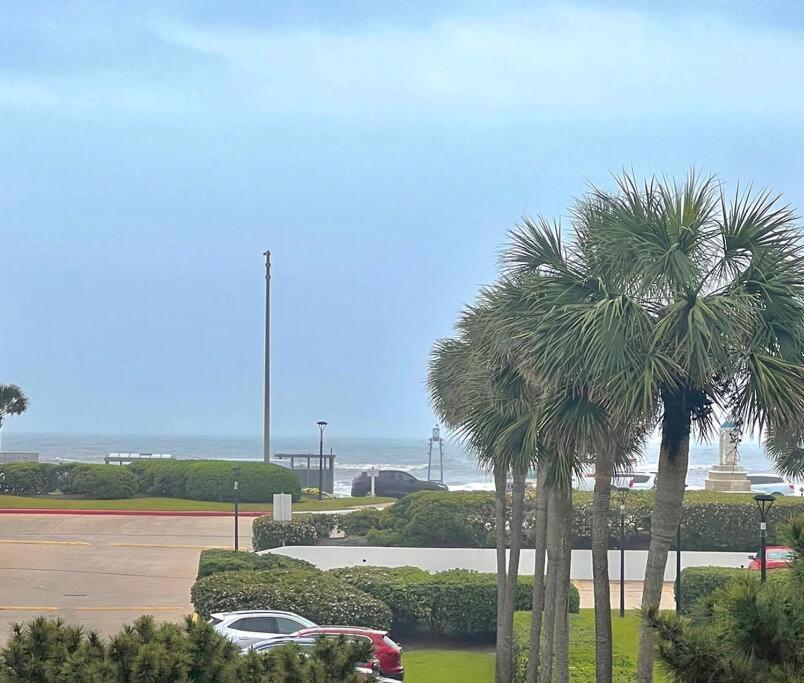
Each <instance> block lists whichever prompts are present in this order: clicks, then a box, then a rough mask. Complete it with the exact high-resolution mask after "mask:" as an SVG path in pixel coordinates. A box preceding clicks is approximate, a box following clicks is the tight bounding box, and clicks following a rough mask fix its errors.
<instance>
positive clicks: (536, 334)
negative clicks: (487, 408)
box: [501, 173, 804, 683]
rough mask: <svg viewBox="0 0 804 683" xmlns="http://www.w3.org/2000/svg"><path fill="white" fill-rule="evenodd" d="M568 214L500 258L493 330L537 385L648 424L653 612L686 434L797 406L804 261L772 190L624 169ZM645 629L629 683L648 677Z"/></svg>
mask: <svg viewBox="0 0 804 683" xmlns="http://www.w3.org/2000/svg"><path fill="white" fill-rule="evenodd" d="M617 183H618V190H617V192H615V193H606V192H602V191H600V190H593V191H592V192H591V194H590V195H589V196H588V197H587V198H586V199H584V200H582V201H581V202H580V203H579V204H578V206H577V207H576V209H575V210H574V212H573V222H572V232H573V236H574V240H573V241H572V242H571V243H570V245H569V246H567V247H564V246H563V245H562V242H561V233H560V230H559V228H558V226H551V225H549V224H547V223H546V222H545V221H538V222H532V221H527V222H526V223H525V224H524V225H523V226H521V228H520V230H519V231H518V232H517V233H516V235H515V237H514V241H513V243H512V246H511V248H510V249H509V251H508V254H507V258H508V262H509V268H510V269H511V270H512V271H513V272H515V273H516V274H517V275H518V276H519V277H520V278H521V279H522V282H523V283H524V284H523V287H524V289H525V292H524V293H523V296H522V297H521V302H522V303H521V305H520V307H519V309H518V311H517V313H518V315H509V316H508V319H507V322H506V324H505V326H504V327H503V328H502V330H501V333H503V334H508V335H514V336H517V337H518V338H520V339H521V340H524V341H523V343H525V344H526V345H527V347H528V356H529V358H530V362H531V363H532V364H533V366H534V367H535V368H536V371H537V372H538V373H539V375H540V376H541V377H543V378H545V379H546V380H547V381H550V382H553V383H562V382H564V383H565V382H567V381H573V382H576V383H579V384H582V385H583V386H584V387H586V389H587V391H588V392H589V395H590V397H591V398H592V399H593V400H594V401H598V402H600V403H601V405H603V406H605V408H606V410H607V412H608V413H609V414H610V415H612V416H613V417H614V419H616V420H617V421H618V422H620V423H628V422H629V421H633V422H634V423H636V424H639V425H643V426H645V427H648V426H650V425H651V424H652V421H653V420H654V419H657V418H658V419H660V424H661V446H660V451H659V477H658V484H657V490H656V495H655V502H654V508H653V513H652V516H651V542H650V548H649V551H648V560H647V567H646V572H645V580H644V585H643V598H642V605H643V609H645V610H646V611H647V610H649V609H651V608H654V607H656V606H657V605H658V603H659V600H660V597H661V591H662V584H663V578H664V569H665V564H666V561H667V554H668V550H669V547H670V544H671V542H672V539H673V538H674V536H675V533H676V529H677V527H678V523H679V520H680V515H681V503H682V499H683V495H684V488H685V480H686V474H687V462H688V456H689V441H690V437H691V436H692V432H693V429H695V430H696V432H697V434H699V435H702V436H706V435H707V434H709V433H710V431H711V428H712V414H713V407H714V406H722V407H723V408H724V409H728V410H729V411H730V412H733V413H734V414H736V415H737V416H738V417H739V419H741V420H742V421H743V423H744V424H745V425H747V426H748V427H749V428H758V429H762V428H764V427H767V426H770V427H774V428H776V429H778V430H782V429H784V428H785V426H789V425H794V424H798V420H799V416H800V415H801V414H802V413H804V383H802V382H801V376H802V373H804V313H803V311H804V259H802V253H801V248H800V244H799V234H798V231H797V228H796V219H795V215H794V213H793V211H792V210H791V209H790V208H789V207H786V206H780V205H779V200H778V197H775V196H772V195H771V194H770V193H769V192H767V191H765V192H761V193H759V194H752V193H751V192H750V191H748V192H742V193H741V192H739V191H738V192H737V193H736V194H735V196H734V198H733V199H732V200H731V201H729V200H728V199H727V198H726V196H725V195H724V193H723V191H722V189H721V188H720V186H719V185H718V184H717V183H716V182H715V181H714V179H712V178H704V179H701V178H699V177H698V176H696V175H695V174H694V173H693V174H690V177H689V178H688V179H687V181H686V183H684V184H683V185H681V186H679V185H676V184H675V183H673V182H672V181H665V180H661V181H660V180H656V179H652V180H650V181H648V182H646V183H645V184H644V185H640V184H639V183H638V182H637V181H636V179H635V178H634V177H633V176H631V175H628V174H625V175H623V176H622V177H620V178H618V179H617ZM654 647H655V645H654V635H653V632H652V631H651V630H650V629H649V628H647V627H645V626H643V629H642V631H641V634H640V650H639V663H638V673H637V678H638V680H639V681H642V682H645V683H647V682H648V681H651V680H652V670H653V658H654Z"/></svg>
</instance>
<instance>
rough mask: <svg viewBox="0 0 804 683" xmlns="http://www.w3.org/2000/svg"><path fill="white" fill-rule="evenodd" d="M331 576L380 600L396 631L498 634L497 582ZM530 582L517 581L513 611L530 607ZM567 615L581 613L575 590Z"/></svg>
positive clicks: (481, 577) (353, 571)
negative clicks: (415, 629) (405, 628)
mask: <svg viewBox="0 0 804 683" xmlns="http://www.w3.org/2000/svg"><path fill="white" fill-rule="evenodd" d="M330 573H331V574H333V575H335V576H337V577H338V578H339V579H341V580H342V581H345V582H346V583H349V584H351V585H352V586H355V587H359V588H360V589H361V590H363V591H365V592H366V593H368V594H369V595H373V596H374V597H375V598H378V599H379V600H382V601H383V602H384V603H385V604H387V605H388V606H389V607H390V608H391V612H392V614H393V618H394V623H395V624H397V625H408V626H410V625H423V626H425V627H426V628H427V630H428V631H430V632H431V633H433V634H444V633H450V634H455V635H461V636H475V635H483V634H490V633H494V632H495V631H496V628H497V602H496V601H497V577H496V576H495V575H494V574H486V573H479V572H474V571H469V570H467V569H452V570H449V571H444V572H436V573H430V572H428V571H425V570H423V569H419V568H417V567H395V568H387V567H348V568H344V569H333V570H331V571H330ZM532 587H533V581H532V579H531V578H530V577H525V576H521V577H519V581H518V584H517V593H516V603H515V604H516V609H519V610H522V609H527V608H528V607H530V605H531V599H532V596H531V590H532ZM568 597H569V609H570V612H577V611H578V609H579V607H580V595H579V593H578V589H577V588H576V587H575V586H574V585H571V586H570V589H569V595H568Z"/></svg>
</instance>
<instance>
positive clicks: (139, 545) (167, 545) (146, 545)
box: [109, 543, 231, 550]
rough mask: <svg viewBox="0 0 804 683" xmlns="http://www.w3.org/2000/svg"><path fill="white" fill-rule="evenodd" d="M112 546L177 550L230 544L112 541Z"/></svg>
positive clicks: (222, 547)
mask: <svg viewBox="0 0 804 683" xmlns="http://www.w3.org/2000/svg"><path fill="white" fill-rule="evenodd" d="M109 546H110V547H112V548H174V549H176V550H212V549H218V548H220V549H222V550H226V549H228V548H230V547H231V546H228V545H176V544H170V543H110V544H109Z"/></svg>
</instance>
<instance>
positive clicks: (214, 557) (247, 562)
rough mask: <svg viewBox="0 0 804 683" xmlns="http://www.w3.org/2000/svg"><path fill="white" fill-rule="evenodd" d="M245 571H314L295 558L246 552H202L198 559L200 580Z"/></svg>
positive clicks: (308, 564) (213, 550) (311, 566)
mask: <svg viewBox="0 0 804 683" xmlns="http://www.w3.org/2000/svg"><path fill="white" fill-rule="evenodd" d="M243 569H253V570H255V571H268V570H271V569H314V567H313V565H311V564H310V563H309V562H305V561H304V560H297V559H296V558H295V557H285V556H284V555H276V554H274V553H266V554H265V555H258V554H257V553H249V552H246V551H244V550H220V549H217V548H215V549H210V550H202V551H201V556H200V557H199V558H198V578H199V579H201V578H203V577H205V576H210V575H212V574H217V573H219V572H236V571H241V570H243Z"/></svg>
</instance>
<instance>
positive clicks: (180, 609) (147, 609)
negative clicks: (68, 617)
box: [66, 605, 192, 614]
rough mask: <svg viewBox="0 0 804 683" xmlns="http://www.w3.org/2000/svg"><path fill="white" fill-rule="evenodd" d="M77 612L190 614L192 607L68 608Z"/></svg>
mask: <svg viewBox="0 0 804 683" xmlns="http://www.w3.org/2000/svg"><path fill="white" fill-rule="evenodd" d="M66 609H74V610H75V611H76V612H142V613H146V612H185V613H187V614H190V612H191V610H192V607H190V606H189V605H188V606H187V607H68V608H66Z"/></svg>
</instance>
